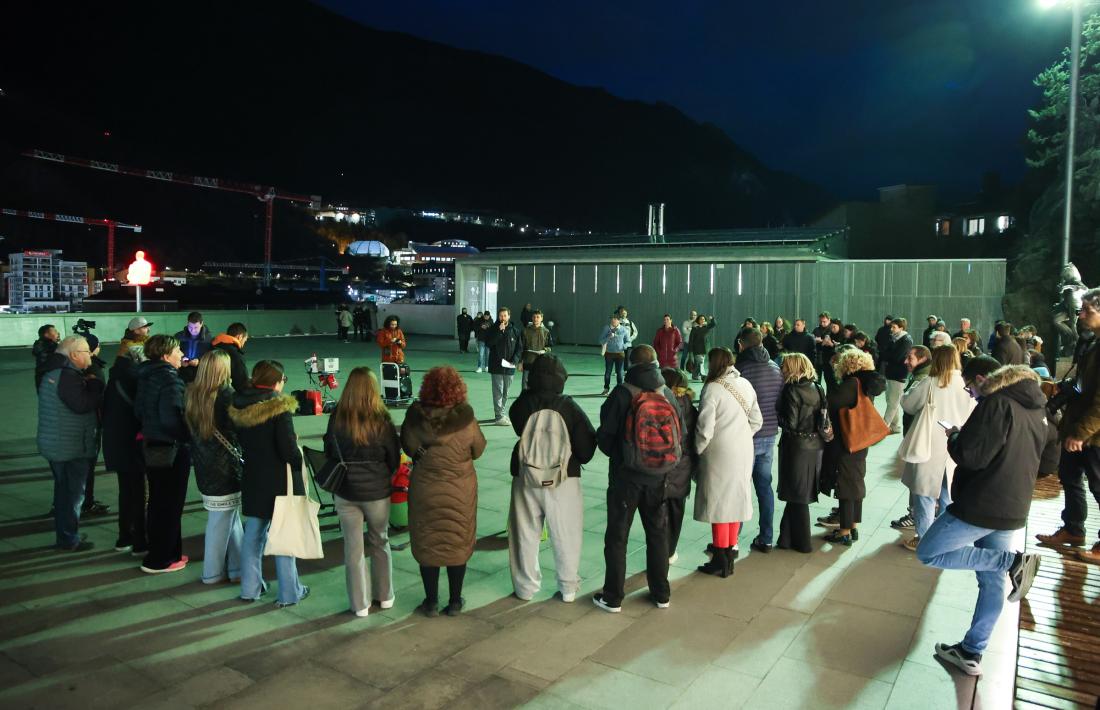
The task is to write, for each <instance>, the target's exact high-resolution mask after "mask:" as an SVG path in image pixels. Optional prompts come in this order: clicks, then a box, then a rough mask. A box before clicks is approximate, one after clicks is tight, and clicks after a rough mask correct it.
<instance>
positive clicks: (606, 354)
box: [600, 314, 629, 397]
mask: <svg viewBox="0 0 1100 710" xmlns="http://www.w3.org/2000/svg"><path fill="white" fill-rule="evenodd" d="M628 337H629V336H628V334H627V331H626V328H624V327H623V326H622V324H621V323H620V322H619V317H618V316H617V315H615V314H611V318H610V319H609V320H608V322H607V325H605V326H604V327H603V332H601V333H600V347H601V348H602V349H603V392H601V393H600V394H601V395H603V396H604V397H606V396H607V395H608V393H609V392H610V391H611V371H612V370H615V384H616V386H617V385H621V384H622V383H623V363H624V362H625V361H626V348H627V345H626V343H627V338H628Z"/></svg>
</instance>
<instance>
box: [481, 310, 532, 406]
mask: <svg viewBox="0 0 1100 710" xmlns="http://www.w3.org/2000/svg"><path fill="white" fill-rule="evenodd" d="M485 344H486V345H488V346H489V376H490V378H491V380H492V391H493V416H494V422H493V424H495V425H496V426H508V425H509V424H510V422H509V421H508V416H507V412H508V409H507V406H508V388H509V387H510V386H511V384H512V378H513V377H514V376H515V374H516V368H517V367H518V366H519V365H520V364H521V363H522V360H521V358H522V357H523V333H522V332H520V330H519V328H517V327H516V325H515V324H514V323H512V311H511V309H509V308H508V307H507V306H501V307H500V308H498V309H497V321H496V323H494V324H493V327H491V328H489V332H488V333H487V334H486V336H485Z"/></svg>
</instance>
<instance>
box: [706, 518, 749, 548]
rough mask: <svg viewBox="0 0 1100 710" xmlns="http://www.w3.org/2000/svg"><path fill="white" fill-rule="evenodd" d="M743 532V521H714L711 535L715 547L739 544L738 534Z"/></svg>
mask: <svg viewBox="0 0 1100 710" xmlns="http://www.w3.org/2000/svg"><path fill="white" fill-rule="evenodd" d="M740 532H741V523H712V524H711V526H710V533H711V537H712V538H713V540H714V546H715V547H733V546H735V545H736V544H737V534H738V533H740Z"/></svg>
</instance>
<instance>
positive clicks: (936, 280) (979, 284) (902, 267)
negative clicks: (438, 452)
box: [456, 255, 1005, 345]
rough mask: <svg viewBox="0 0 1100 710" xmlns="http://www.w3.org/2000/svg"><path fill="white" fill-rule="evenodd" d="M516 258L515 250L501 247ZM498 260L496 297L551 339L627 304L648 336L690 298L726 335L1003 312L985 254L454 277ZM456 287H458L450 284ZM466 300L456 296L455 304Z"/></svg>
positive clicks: (578, 337)
mask: <svg viewBox="0 0 1100 710" xmlns="http://www.w3.org/2000/svg"><path fill="white" fill-rule="evenodd" d="M508 256H510V257H511V258H513V259H514V258H515V256H516V255H508ZM485 268H497V269H498V279H499V287H498V292H497V303H498V304H500V305H506V306H509V307H511V308H512V311H513V313H515V314H516V315H518V314H519V311H520V309H522V308H523V306H524V304H526V303H531V304H533V305H534V306H535V307H536V308H540V309H542V311H543V312H544V313H546V318H547V320H552V321H554V323H555V327H554V333H555V337H556V338H557V339H558V340H559V342H565V343H594V342H595V340H596V338H597V337H598V336H599V332H600V329H601V327H602V326H603V324H604V323H606V322H607V317H608V315H609V314H610V313H611V311H612V310H613V309H614V308H615V307H616V306H618V305H620V304H622V305H625V306H626V307H627V308H628V309H629V310H630V317H631V319H632V320H633V321H634V322H635V323H636V324H637V325H638V328H639V330H640V331H641V334H642V338H643V339H644V340H645V341H646V342H648V341H649V340H650V339H651V338H652V336H653V333H655V332H656V329H657V328H658V327H660V324H661V316H662V315H663V314H665V313H670V314H671V315H672V317H673V322H674V323H676V324H679V323H680V322H681V321H683V320H684V319H685V318H686V317H687V315H688V311H689V310H690V309H692V308H694V309H696V310H698V311H699V312H700V313H705V314H708V315H709V314H716V315H717V316H718V320H719V323H720V324H721V325H722V326H724V327H720V328H719V331H718V342H719V343H721V344H726V345H729V344H730V343H731V341H732V339H733V336H734V335H735V329H736V327H737V326H738V325H740V324H741V321H742V320H743V319H744V318H746V317H748V316H752V317H754V318H756V319H757V320H762V319H769V320H770V319H774V318H775V317H776V316H778V315H782V316H783V317H784V318H786V319H788V320H793V319H794V318H796V317H801V318H806V319H808V320H811V319H814V318H816V316H817V314H818V312H820V311H821V310H828V311H830V312H831V313H833V314H834V315H839V316H841V317H843V318H844V320H845V322H849V323H851V322H854V323H856V324H857V325H859V326H860V327H861V328H863V329H864V330H867V331H868V332H871V333H872V334H873V332H874V330H875V329H877V328H878V326H879V325H880V324H881V322H882V316H883V315H884V314H886V313H890V314H893V315H903V316H905V317H907V318H908V319H909V321H910V323H911V324H912V325H911V326H910V328H911V329H912V330H915V331H918V332H919V331H921V330H923V328H924V318H925V316H927V315H929V314H931V313H935V314H936V315H938V316H940V317H941V318H943V319H945V320H946V321H947V323H948V325H949V326H950V327H951V329H952V330H954V329H955V327H956V326H957V325H958V319H959V318H960V317H962V316H968V317H969V318H970V319H971V320H972V321H973V323H974V325H975V327H977V328H978V330H979V331H980V332H982V333H988V332H989V331H990V329H991V328H992V324H993V322H994V321H995V320H996V319H997V318H1000V317H1001V298H1002V296H1003V295H1004V284H1005V263H1004V261H1000V260H983V261H973V262H968V261H961V260H960V261H833V262H828V261H823V262H745V263H736V262H718V263H710V262H707V263H702V262H700V263H668V264H654V263H644V264H639V263H632V264H613V263H593V262H591V261H589V262H585V263H575V264H574V263H563V264H545V263H539V264H530V263H526V264H525V263H519V262H518V261H501V262H500V263H499V265H498V266H496V267H491V266H489V265H487V264H486V263H484V261H482V262H481V263H478V264H460V265H459V285H458V288H459V289H462V288H463V284H464V283H467V282H477V281H483V280H484V277H483V273H484V269H485ZM458 292H459V293H462V291H458ZM463 305H467V304H464V303H459V304H457V305H456V307H461V306H463Z"/></svg>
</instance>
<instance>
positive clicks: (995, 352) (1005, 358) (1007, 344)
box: [990, 321, 1027, 365]
mask: <svg viewBox="0 0 1100 710" xmlns="http://www.w3.org/2000/svg"><path fill="white" fill-rule="evenodd" d="M993 334H994V336H995V337H996V340H994V341H993V349H992V350H991V351H990V355H992V356H993V358H994V359H995V360H996V361H997V362H999V363H1001V364H1002V365H1026V364H1027V357H1026V356H1025V355H1024V350H1023V348H1021V347H1020V344H1019V343H1018V342H1017V341H1016V338H1014V337H1013V335H1012V324H1011V323H1008V322H1005V321H1002V322H1000V323H998V324H997V329H996V330H994V331H993Z"/></svg>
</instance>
